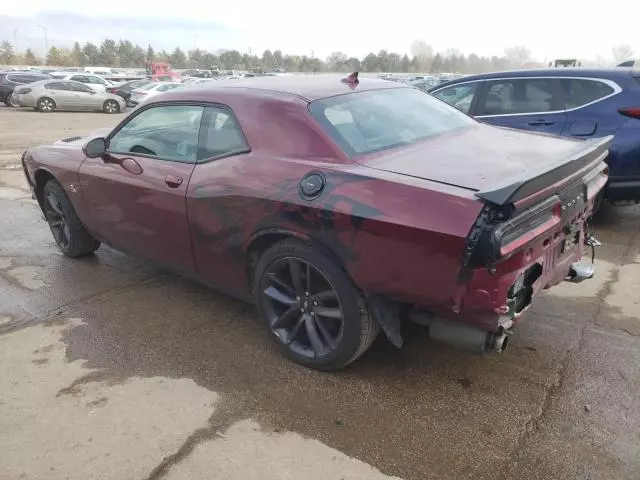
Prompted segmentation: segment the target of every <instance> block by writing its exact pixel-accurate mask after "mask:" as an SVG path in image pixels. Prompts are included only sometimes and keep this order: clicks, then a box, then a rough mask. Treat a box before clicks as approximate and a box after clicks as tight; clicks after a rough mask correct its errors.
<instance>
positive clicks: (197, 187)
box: [187, 105, 260, 293]
mask: <svg viewBox="0 0 640 480" xmlns="http://www.w3.org/2000/svg"><path fill="white" fill-rule="evenodd" d="M250 151H251V149H250V147H249V143H248V142H247V139H246V137H245V135H244V133H243V131H242V128H241V127H240V124H239V123H238V121H237V119H236V117H235V115H234V114H233V112H232V111H231V109H229V108H228V107H226V106H223V105H216V106H208V107H207V108H206V109H205V114H204V116H203V119H202V128H201V131H200V142H199V144H198V164H197V165H196V168H195V169H194V172H193V176H192V178H191V182H190V184H189V191H188V192H187V205H188V210H189V224H190V229H191V238H192V239H193V254H194V257H195V261H196V265H197V268H198V273H199V275H200V277H201V278H202V279H203V280H204V281H205V282H206V283H208V284H210V285H214V286H216V287H217V288H220V289H221V290H225V291H227V292H229V293H233V292H238V291H240V290H241V289H242V285H244V280H246V270H245V269H244V263H238V262H237V259H238V258H242V245H243V238H244V237H243V232H244V227H245V224H244V222H245V221H246V215H247V212H248V210H247V209H252V208H253V209H255V208H256V200H254V199H252V198H250V197H244V196H243V195H242V194H241V192H239V191H238V189H237V188H234V186H233V185H234V182H235V181H237V178H238V176H242V175H243V174H244V172H245V171H246V169H244V168H243V164H244V162H245V161H250V160H251V159H250V158H249V157H248V155H249V154H250ZM253 160H255V159H253ZM256 181H258V182H259V181H260V180H259V179H258V178H255V177H254V178H251V179H249V180H248V184H253V185H255V182H256ZM243 262H244V261H243Z"/></svg>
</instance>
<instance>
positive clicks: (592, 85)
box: [560, 78, 614, 109]
mask: <svg viewBox="0 0 640 480" xmlns="http://www.w3.org/2000/svg"><path fill="white" fill-rule="evenodd" d="M560 85H562V90H563V91H564V96H565V108H568V109H571V108H577V107H581V106H583V105H587V104H588V103H592V102H595V101H596V100H600V99H602V98H604V97H607V96H609V95H611V94H612V93H614V89H613V88H612V87H611V86H609V85H607V84H606V83H604V82H599V81H597V80H589V79H582V78H580V79H578V78H561V79H560Z"/></svg>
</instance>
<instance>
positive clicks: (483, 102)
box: [429, 68, 640, 202]
mask: <svg viewBox="0 0 640 480" xmlns="http://www.w3.org/2000/svg"><path fill="white" fill-rule="evenodd" d="M429 91H430V92H431V93H432V94H433V95H434V96H436V97H437V98H439V99H441V100H444V101H445V102H447V103H449V104H451V105H454V106H455V107H457V108H458V109H460V110H462V111H463V112H465V113H468V114H470V115H473V116H474V117H476V118H477V119H478V120H481V121H482V122H486V123H491V124H493V125H498V126H502V127H511V128H518V129H523V130H531V131H534V132H544V133H551V134H554V135H562V136H565V137H576V138H596V137H605V136H608V135H615V137H614V139H613V143H612V144H611V147H610V151H609V157H608V158H607V163H608V164H609V183H608V185H607V187H606V188H605V190H604V196H605V197H606V198H608V199H609V200H610V201H612V202H621V201H624V202H626V201H639V200H640V70H633V69H630V68H615V69H596V70H592V69H586V68H560V69H557V68H552V69H544V70H523V71H516V72H497V73H487V74H484V75H474V76H470V77H465V78H462V79H458V80H455V81H452V82H449V83H447V84H443V85H439V86H437V87H435V88H433V89H431V90H429Z"/></svg>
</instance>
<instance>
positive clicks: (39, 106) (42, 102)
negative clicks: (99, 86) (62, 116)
mask: <svg viewBox="0 0 640 480" xmlns="http://www.w3.org/2000/svg"><path fill="white" fill-rule="evenodd" d="M13 101H14V102H15V103H16V104H18V105H20V106H21V107H31V108H34V109H36V110H39V111H40V112H53V111H54V110H89V111H101V112H104V113H118V112H122V111H124V110H125V108H126V104H125V101H124V99H123V98H122V97H120V96H118V95H114V94H112V93H106V92H96V91H95V90H93V89H92V88H89V87H87V86H86V85H84V84H82V83H80V82H73V81H70V80H55V79H50V80H42V81H39V82H35V83H30V84H28V85H21V86H19V87H16V88H15V89H14V90H13Z"/></svg>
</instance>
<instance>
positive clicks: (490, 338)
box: [411, 313, 511, 355]
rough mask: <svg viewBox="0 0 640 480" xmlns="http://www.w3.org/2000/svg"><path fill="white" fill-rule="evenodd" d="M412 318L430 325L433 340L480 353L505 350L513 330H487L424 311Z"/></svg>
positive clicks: (421, 323)
mask: <svg viewBox="0 0 640 480" xmlns="http://www.w3.org/2000/svg"><path fill="white" fill-rule="evenodd" d="M411 318H412V320H413V321H414V322H416V323H419V324H420V325H424V326H426V327H429V337H430V338H431V339H432V340H435V341H436V342H441V343H446V344H447V345H451V346H453V347H457V348H462V349H464V350H468V351H470V352H473V353H477V354H480V355H486V354H489V353H500V352H504V351H505V350H506V348H507V345H508V344H509V334H510V333H511V332H510V331H508V330H506V329H505V328H504V327H499V328H498V330H497V331H495V332H487V331H485V330H481V329H479V328H477V327H474V326H471V325H467V324H464V323H460V322H456V321H454V320H449V319H446V318H438V317H432V316H429V315H424V313H421V314H414V315H412V317H411Z"/></svg>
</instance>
